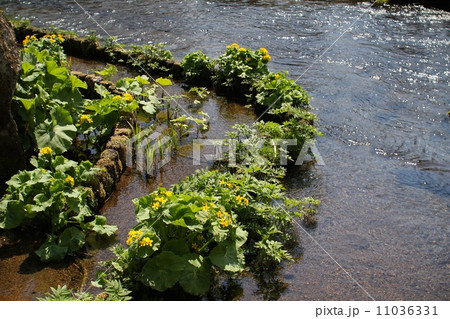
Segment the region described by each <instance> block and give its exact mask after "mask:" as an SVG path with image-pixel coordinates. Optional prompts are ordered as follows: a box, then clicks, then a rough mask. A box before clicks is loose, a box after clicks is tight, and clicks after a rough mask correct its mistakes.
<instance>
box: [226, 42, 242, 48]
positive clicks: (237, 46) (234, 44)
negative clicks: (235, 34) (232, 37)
mask: <svg viewBox="0 0 450 319" xmlns="http://www.w3.org/2000/svg"><path fill="white" fill-rule="evenodd" d="M232 48H236V49H239V44H237V43H233V44H230V45H227V49H232Z"/></svg>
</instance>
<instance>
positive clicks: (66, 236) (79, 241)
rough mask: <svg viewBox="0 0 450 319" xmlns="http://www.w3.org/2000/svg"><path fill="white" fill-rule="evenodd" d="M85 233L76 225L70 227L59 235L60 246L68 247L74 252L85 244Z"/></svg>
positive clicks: (69, 250)
mask: <svg viewBox="0 0 450 319" xmlns="http://www.w3.org/2000/svg"><path fill="white" fill-rule="evenodd" d="M85 242H86V239H85V236H84V233H83V232H82V231H81V230H79V229H78V228H75V227H69V228H67V229H66V230H65V231H63V233H62V234H61V236H60V237H59V246H61V247H67V250H68V252H74V251H77V250H78V249H80V248H81V247H83V246H84V243H85Z"/></svg>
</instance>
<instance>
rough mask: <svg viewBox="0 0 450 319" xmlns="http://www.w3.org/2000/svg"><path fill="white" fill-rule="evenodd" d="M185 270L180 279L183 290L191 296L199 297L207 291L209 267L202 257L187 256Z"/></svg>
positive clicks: (209, 276)
mask: <svg viewBox="0 0 450 319" xmlns="http://www.w3.org/2000/svg"><path fill="white" fill-rule="evenodd" d="M188 256H189V257H188V262H187V263H186V268H185V269H184V271H183V274H182V275H181V278H180V285H181V287H183V289H184V290H185V291H186V292H188V293H190V294H193V295H201V294H203V293H205V292H206V291H207V290H208V289H209V285H210V282H211V266H210V264H209V263H207V262H206V261H205V260H204V259H203V257H202V256H200V255H197V254H190V255H188Z"/></svg>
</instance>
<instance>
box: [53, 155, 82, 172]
mask: <svg viewBox="0 0 450 319" xmlns="http://www.w3.org/2000/svg"><path fill="white" fill-rule="evenodd" d="M52 167H53V168H54V169H55V171H61V172H67V171H68V170H70V169H71V168H75V167H77V162H75V161H72V160H68V159H67V158H65V157H64V156H56V157H55V159H54V160H53V162H52Z"/></svg>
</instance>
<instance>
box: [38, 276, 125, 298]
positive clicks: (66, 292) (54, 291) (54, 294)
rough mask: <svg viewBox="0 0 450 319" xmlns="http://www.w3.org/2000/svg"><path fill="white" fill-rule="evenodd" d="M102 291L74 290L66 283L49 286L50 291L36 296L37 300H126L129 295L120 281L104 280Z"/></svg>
mask: <svg viewBox="0 0 450 319" xmlns="http://www.w3.org/2000/svg"><path fill="white" fill-rule="evenodd" d="M103 288H104V292H102V293H100V294H98V295H97V296H94V295H93V294H91V293H89V292H83V291H82V292H76V291H73V289H70V288H67V286H66V285H64V286H62V287H61V286H60V285H58V287H57V288H51V292H47V293H46V294H45V297H44V298H38V300H39V301H93V300H94V301H127V300H130V299H131V297H130V296H129V294H130V293H131V291H129V290H126V289H125V288H123V287H122V284H121V283H120V281H116V280H114V281H107V282H105V286H104V287H103Z"/></svg>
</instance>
